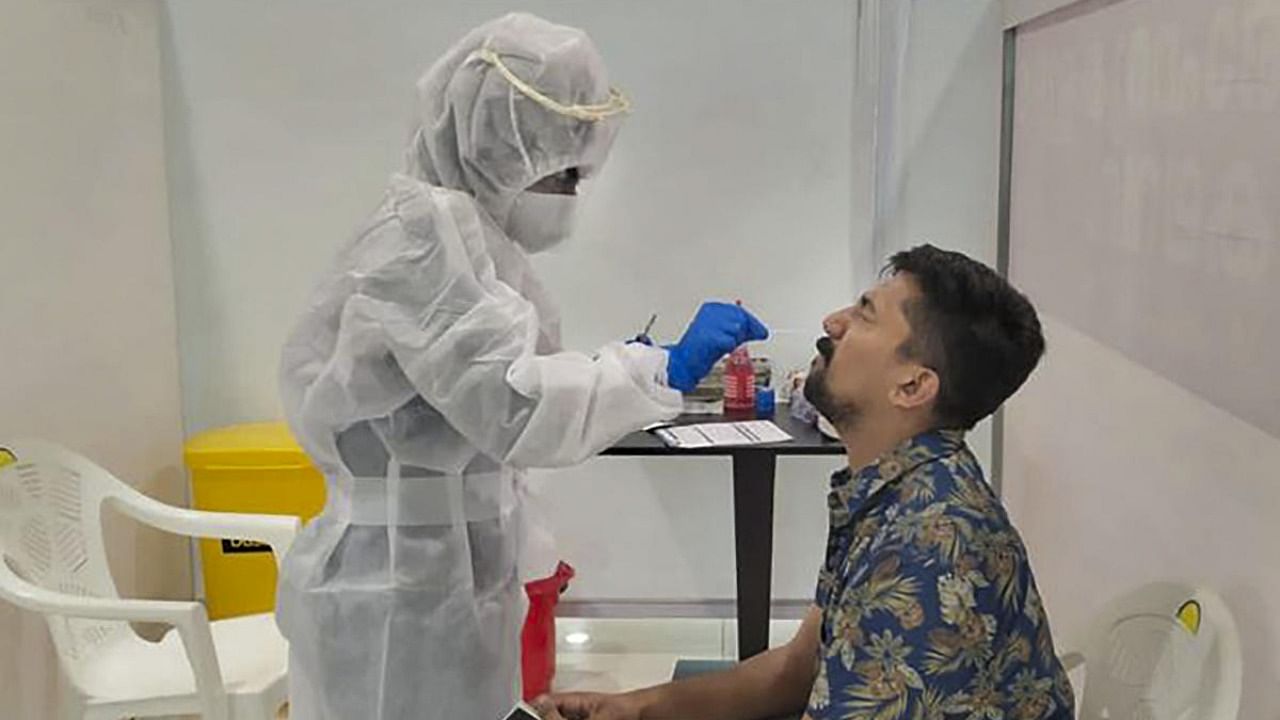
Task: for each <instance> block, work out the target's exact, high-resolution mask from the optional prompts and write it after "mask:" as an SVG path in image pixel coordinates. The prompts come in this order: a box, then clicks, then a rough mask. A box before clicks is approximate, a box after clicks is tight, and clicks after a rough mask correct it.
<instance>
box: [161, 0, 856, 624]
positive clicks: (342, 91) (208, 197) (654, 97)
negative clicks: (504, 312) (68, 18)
mask: <svg viewBox="0 0 1280 720" xmlns="http://www.w3.org/2000/svg"><path fill="white" fill-rule="evenodd" d="M516 7H518V8H523V9H529V10H532V11H535V12H539V13H542V14H545V15H546V16H548V17H550V18H552V19H555V20H559V21H562V22H566V23H570V24H576V25H578V26H581V27H585V28H587V29H588V30H589V31H590V32H591V34H592V36H593V37H594V39H595V41H596V42H597V44H598V45H599V46H600V48H601V50H602V52H603V54H604V56H605V58H606V60H607V61H608V63H609V66H610V69H611V73H612V75H613V79H614V81H615V83H616V84H617V85H618V86H620V87H622V88H623V89H625V91H626V92H627V93H629V94H630V96H631V97H632V99H633V101H634V103H635V108H636V109H635V112H634V114H633V116H632V117H630V118H629V119H628V122H627V126H626V127H625V128H624V129H623V132H622V134H621V136H620V139H619V142H618V143H617V145H616V147H615V150H614V154H613V157H612V158H611V161H610V163H609V165H608V166H607V167H606V170H605V172H604V173H603V175H602V176H601V177H600V178H599V179H598V180H597V181H595V182H594V183H593V185H594V186H593V187H591V188H589V190H588V191H587V197H586V199H585V202H584V205H585V207H584V211H585V212H584V217H583V218H582V225H581V229H580V232H579V234H578V236H577V237H576V238H575V239H574V240H573V241H572V242H571V243H570V244H569V245H568V246H567V247H565V248H564V249H563V250H561V251H558V252H557V254H555V255H553V256H550V257H546V258H542V259H540V260H539V265H540V269H541V270H542V272H543V273H544V274H545V277H546V280H547V282H548V284H549V286H550V287H551V288H552V289H553V291H554V292H555V294H556V295H557V296H558V297H559V298H560V300H561V305H562V306H563V309H564V315H565V317H564V324H565V328H566V333H565V339H566V344H567V345H568V346H570V347H575V348H582V349H590V348H593V347H597V346H599V345H601V344H603V343H605V342H608V341H611V340H615V339H618V338H624V337H629V336H630V335H632V334H634V333H635V332H636V331H637V330H639V328H640V327H641V325H642V324H643V323H644V321H645V320H646V319H647V318H648V316H649V315H650V314H651V313H653V312H657V313H658V314H659V321H658V325H657V327H656V328H655V331H656V333H657V335H658V337H662V338H673V337H675V336H677V335H678V333H679V332H681V331H682V330H683V328H684V325H685V323H686V322H687V321H688V319H689V317H690V316H691V315H692V313H693V311H694V310H695V309H696V307H697V305H698V303H700V302H701V301H703V300H704V299H706V298H727V299H733V298H742V299H743V300H744V301H745V302H747V303H748V304H749V305H751V306H752V307H753V308H756V309H757V310H758V311H759V312H760V314H761V315H762V316H763V317H764V318H765V319H766V320H767V321H768V322H769V323H770V324H771V325H772V326H773V327H774V328H775V330H776V331H777V338H778V339H777V340H776V341H775V342H773V343H771V344H770V345H768V346H767V347H766V348H765V350H766V351H767V352H768V353H769V354H770V355H772V356H773V357H774V358H775V359H777V360H779V361H780V363H781V364H782V365H799V364H802V363H806V362H807V360H808V358H809V357H810V356H811V355H812V352H813V351H812V342H813V340H814V339H815V338H816V337H817V335H818V333H819V332H820V325H819V323H820V319H821V317H822V316H823V315H824V314H825V313H826V312H827V311H829V310H830V309H832V308H835V307H838V306H841V305H843V304H846V303H847V301H848V299H849V298H850V297H851V296H852V294H853V290H854V288H853V287H852V282H851V275H852V272H851V265H852V262H853V261H852V260H851V257H850V244H851V232H852V231H851V224H852V220H851V211H850V161H849V159H850V157H852V155H853V151H852V149H851V146H850V142H851V141H850V134H851V133H850V106H851V92H852V83H851V67H852V63H853V58H852V47H853V41H852V36H853V12H852V2H851V1H846V0H823V1H821V2H806V3H803V4H800V5H797V4H795V3H790V2H780V1H777V0H772V1H765V0H752V1H749V2H741V1H740V0H721V1H718V2H704V3H687V2H682V1H680V0H664V1H662V2H646V3H634V2H621V1H612V2H592V3H585V2H540V3H517V4H515V5H513V4H511V3H510V2H467V3H463V2H451V3H422V2H412V3H410V2H385V3H380V4H377V5H373V6H368V5H359V6H357V5H356V4H321V5H317V4H316V3H312V2H278V3H272V4H269V5H263V4H261V3H248V2H217V3H214V2H196V1H190V2H172V3H168V4H167V13H168V16H167V21H166V23H165V24H166V32H165V56H166V65H167V77H166V89H167V103H168V106H167V110H168V115H167V118H168V120H167V124H168V141H169V171H170V178H171V188H172V209H173V238H174V244H175V253H176V259H177V278H178V286H179V292H178V310H179V317H180V321H181V322H180V343H181V351H182V373H183V388H184V412H185V415H186V418H185V419H186V427H187V429H188V431H197V430H201V429H205V428H209V427H212V426H216V425H221V424H225V423H231V422H237V421H243V420H251V419H261V418H273V417H277V416H278V409H277V401H276V388H275V367H276V361H277V352H278V349H279V345H280V342H281V339H282V337H283V336H284V333H285V332H286V329H287V327H288V326H289V324H290V323H291V322H292V320H293V317H294V316H295V314H296V313H297V312H298V311H299V310H300V308H301V306H302V302H303V299H304V297H305V294H306V293H307V291H308V289H309V287H310V285H311V283H312V281H313V279H314V278H315V277H316V276H317V275H318V273H319V272H320V271H321V269H322V267H323V266H324V265H325V264H326V263H328V261H329V256H330V253H331V251H332V249H333V248H334V247H335V246H336V245H337V244H338V243H339V242H341V241H343V240H345V239H346V238H347V237H348V236H349V234H350V233H351V232H352V231H353V229H354V228H355V227H356V226H357V225H358V224H359V223H360V222H361V220H362V216H363V215H364V214H365V213H366V212H368V211H370V210H372V209H373V207H374V206H375V205H376V203H377V201H378V198H379V196H380V194H381V192H382V188H383V185H384V182H385V179H386V177H387V175H388V174H389V173H390V172H391V171H392V170H395V169H397V168H398V167H399V165H400V152H401V148H402V144H403V142H404V140H405V138H406V137H407V130H408V129H409V127H410V123H411V118H410V117H409V110H410V107H411V105H410V102H411V99H412V88H413V82H414V81H415V79H416V78H417V76H418V74H419V73H420V72H421V71H422V69H423V68H425V67H426V66H427V65H428V64H429V63H430V62H431V61H432V60H434V58H435V57H436V56H437V55H439V54H440V53H441V52H443V50H444V49H445V48H446V47H447V46H448V45H449V44H450V43H451V42H453V41H454V40H455V39H456V38H457V37H459V36H460V35H461V34H462V33H463V32H464V31H465V30H467V29H469V28H470V27H472V26H473V25H475V24H478V23H479V22H481V21H483V20H485V19H488V18H490V17H494V16H496V15H499V14H501V13H502V12H505V11H508V10H510V9H513V8H516ZM727 255H728V256H727ZM837 464H838V461H834V460H833V459H826V460H817V461H808V462H805V461H796V462H791V463H784V464H783V467H782V470H781V472H780V478H779V480H780V485H781V487H782V490H781V491H780V493H779V495H780V499H779V503H780V516H779V519H778V527H779V528H780V530H779V540H778V544H779V547H778V551H779V562H778V564H779V580H778V583H777V584H776V586H777V588H778V593H779V594H780V595H783V596H789V597H795V598H807V597H809V596H810V595H811V593H812V586H813V582H814V577H815V574H816V568H817V565H818V562H819V561H820V558H821V553H822V547H823V541H824V534H825V531H826V516H825V500H824V494H825V487H826V483H827V476H828V474H829V472H830V470H831V469H832V468H833V466H835V465H837ZM729 487H730V483H729V470H728V465H727V464H719V463H716V462H714V461H691V462H687V463H686V462H678V463H675V462H670V461H667V462H647V463H646V462H640V461H636V460H622V459H619V460H599V461H596V462H593V463H589V464H588V465H587V466H585V467H583V468H580V469H577V470H573V471H569V472H566V473H563V474H560V475H559V476H557V477H555V478H554V481H553V482H550V483H548V491H549V493H550V498H549V500H550V504H551V505H553V506H554V507H555V508H557V510H556V512H555V516H556V517H555V520H556V523H557V525H558V526H559V527H560V529H561V531H562V532H561V535H562V539H563V541H564V546H565V547H564V554H565V555H566V557H568V558H569V559H570V560H572V561H574V562H575V563H576V564H577V565H578V567H579V570H580V577H581V580H580V581H579V582H578V583H577V584H576V585H575V594H576V596H577V597H585V598H588V599H609V600H628V599H642V600H655V599H656V600H675V601H702V600H707V599H727V598H731V597H733V594H734V591H733V587H734V586H733V579H732V578H733V576H732V560H733V553H732V534H731V528H732V525H731V518H732V515H731V502H730V492H729ZM620 514H622V515H624V516H625V518H626V520H625V521H623V522H619V516H620Z"/></svg>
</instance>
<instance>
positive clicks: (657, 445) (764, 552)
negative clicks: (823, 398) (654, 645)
mask: <svg viewBox="0 0 1280 720" xmlns="http://www.w3.org/2000/svg"><path fill="white" fill-rule="evenodd" d="M787 410H788V408H787V406H786V405H780V406H779V407H778V413H777V415H776V416H775V417H773V418H770V419H771V420H773V422H774V423H776V424H777V425H778V427H780V428H782V429H783V431H785V432H786V433H787V434H788V435H790V436H791V437H792V440H791V441H790V442H785V443H772V444H769V445H749V446H743V447H715V448H697V449H690V450H681V449H676V448H670V447H667V445H666V444H665V443H663V442H662V440H661V439H659V438H658V437H657V436H656V435H654V434H652V433H647V432H639V433H632V434H631V435H628V436H626V437H625V438H623V439H622V440H621V441H619V442H618V444H616V445H614V446H613V447H611V448H609V449H608V450H605V451H604V453H603V454H604V455H611V456H615V457H617V456H624V457H673V456H674V457H679V456H683V455H695V456H697V455H701V456H708V455H714V456H722V457H723V456H728V457H731V458H733V536H734V546H735V548H736V551H737V553H736V565H737V575H738V657H739V658H740V659H742V660H745V659H747V658H749V657H751V656H753V655H757V654H759V653H762V652H764V651H765V649H766V648H767V647H768V646H769V605H770V601H771V597H770V596H771V594H772V587H771V585H772V582H773V488H774V480H775V476H776V472H777V467H778V456H779V455H843V454H844V446H843V445H841V444H840V443H839V442H836V441H834V440H828V439H827V438H826V437H825V436H823V435H822V433H819V432H818V431H817V430H816V429H815V428H813V427H810V426H808V425H805V424H803V423H800V422H797V421H796V420H793V419H792V418H791V416H790V415H789V414H788V413H787ZM727 419H728V418H724V417H720V416H715V415H681V416H680V417H679V419H677V420H676V424H677V425H696V424H699V423H709V422H724V421H726V420H727ZM734 419H736V418H734Z"/></svg>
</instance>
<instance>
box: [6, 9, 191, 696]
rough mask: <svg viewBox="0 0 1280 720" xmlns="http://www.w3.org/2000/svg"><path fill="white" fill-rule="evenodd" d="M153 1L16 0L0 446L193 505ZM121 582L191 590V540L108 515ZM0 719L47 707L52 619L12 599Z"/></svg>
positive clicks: (135, 587) (135, 588) (11, 25)
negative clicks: (111, 475)
mask: <svg viewBox="0 0 1280 720" xmlns="http://www.w3.org/2000/svg"><path fill="white" fill-rule="evenodd" d="M158 9H159V4H158V3H154V2H128V3H120V2H108V1H107V0H102V1H86V2H76V3H49V2H44V1H43V0H19V1H18V2H9V3H6V4H5V10H4V21H3V23H0V68H3V69H2V70H0V97H3V98H4V102H3V104H0V158H4V161H3V168H2V169H0V217H3V218H4V225H3V227H2V228H0V248H3V254H2V257H0V328H4V331H3V332H4V339H3V343H2V344H3V348H4V350H3V353H2V354H0V443H2V442H3V440H2V438H13V437H40V438H45V439H49V440H53V441H56V442H59V443H62V444H64V445H66V446H68V447H70V448H73V449H75V450H77V451H79V452H81V453H83V454H85V455H87V456H88V457H90V458H92V459H94V460H95V461H97V462H98V463H99V464H101V465H103V466H105V467H106V468H108V469H110V470H112V471H113V472H115V473H116V474H117V475H119V476H120V477H121V478H124V479H126V480H127V481H128V482H131V483H133V484H135V485H136V486H138V487H139V488H140V489H142V490H143V491H144V492H147V493H148V494H151V495H153V496H156V497H159V498H161V499H164V500H168V501H170V502H182V500H183V498H184V497H185V492H184V491H183V487H184V483H183V481H182V475H181V473H180V470H179V467H180V465H179V463H180V455H179V451H180V444H181V431H182V429H181V425H180V419H179V413H178V368H177V364H178V363H177V347H176V330H175V323H174V311H173V298H174V288H173V278H172V265H171V262H172V258H171V254H170V246H169V237H168V228H167V227H166V223H167V219H166V218H167V208H166V195H165V177H164V161H163V154H162V151H163V144H162V134H161V116H160V111H161V102H160V79H159V51H158V44H157V18H158ZM109 530H110V532H109V535H108V543H109V546H110V548H111V549H112V551H113V553H114V554H113V556H112V558H111V559H112V561H113V562H112V568H113V571H114V574H115V577H116V580H117V585H118V586H119V587H120V590H121V592H123V593H126V594H129V595H133V596H141V597H151V598H165V597H183V596H187V595H188V594H189V589H190V574H189V570H188V564H187V556H186V545H185V543H182V542H180V541H175V540H173V539H171V538H163V537H162V536H158V535H156V534H153V533H150V532H147V533H143V532H138V531H136V528H135V527H134V526H133V525H130V524H124V523H121V524H113V525H112V526H111V527H110V528H109ZM0 638H3V639H4V640H3V642H2V643H0V698H3V701H0V718H15V719H17V718H22V719H24V720H25V719H27V718H42V717H52V715H53V710H52V706H51V705H50V699H51V698H52V696H53V692H54V678H55V677H56V672H55V664H54V658H53V654H52V649H51V647H50V644H49V641H48V633H47V630H46V627H45V624H44V621H43V620H42V619H40V618H39V617H38V616H34V615H30V614H27V613H25V612H22V611H18V610H17V609H15V608H13V607H12V606H9V605H8V604H5V603H0Z"/></svg>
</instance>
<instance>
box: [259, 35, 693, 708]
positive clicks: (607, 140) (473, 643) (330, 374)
mask: <svg viewBox="0 0 1280 720" xmlns="http://www.w3.org/2000/svg"><path fill="white" fill-rule="evenodd" d="M511 76H514V80H513V79H512V77H511ZM418 91H419V114H420V117H419V122H420V126H419V129H418V131H417V132H416V134H415V135H414V138H413V141H412V144H411V146H410V148H409V150H408V152H407V172H406V173H405V174H401V175H396V176H394V177H393V178H392V179H391V181H390V186H389V188H388V190H387V192H386V195H385V197H384V199H383V202H382V204H381V206H380V207H379V209H378V210H377V211H376V213H375V214H374V216H373V217H372V218H371V219H370V220H369V222H368V223H367V225H366V226H365V228H364V230H363V231H362V232H361V233H359V235H358V237H356V238H355V239H354V240H353V241H352V242H351V243H349V244H348V245H347V246H346V247H345V248H344V249H343V250H342V251H341V252H340V253H339V256H338V258H337V261H336V264H335V266H334V267H333V269H332V271H331V272H330V273H329V274H328V275H327V276H326V277H325V278H324V279H323V281H322V282H321V283H320V285H319V287H318V289H317V290H316V292H315V294H314V296H313V297H312V298H311V301H310V303H309V305H308V307H307V309H306V311H305V312H304V314H303V316H302V318H301V320H300V321H299V323H298V324H297V326H296V328H295V330H294V331H293V332H292V334H291V335H290V338H289V340H288V341H287V344H286V346H285V348H284V352H283V358H282V369H281V393H282V397H283V401H284V408H285V412H286V415H287V417H288V420H289V423H290V427H291V428H292V430H293V432H294V435H295V436H296V437H297V439H298V440H299V442H300V443H301V444H302V445H303V447H304V448H305V450H306V451H307V453H308V454H309V455H310V456H311V458H312V459H313V460H314V461H315V462H316V464H317V465H318V466H319V467H320V469H321V470H322V471H323V472H324V475H325V477H326V483H327V490H328V499H327V502H326V505H325V509H324V511H323V513H322V514H321V515H320V516H319V517H318V518H317V519H316V520H314V521H313V522H311V523H310V524H308V525H307V527H306V528H305V529H304V530H303V532H302V534H301V535H300V536H299V538H298V539H297V541H296V542H295V544H294V545H293V547H292V549H291V550H290V552H289V554H288V555H287V557H286V558H285V561H284V567H283V570H282V574H281V580H280V588H279V598H278V604H277V608H278V611H277V612H278V621H279V624H280V627H281V629H282V631H283V633H284V635H285V636H286V638H288V640H289V642H290V645H291V650H290V658H291V661H290V662H291V665H290V672H291V684H292V687H291V693H290V695H291V701H292V705H293V707H292V713H293V715H292V716H293V717H294V718H301V720H392V719H400V718H414V719H415V720H498V719H499V718H501V717H502V716H503V715H504V714H505V713H506V712H507V711H508V710H509V709H510V708H511V706H512V705H513V704H514V702H515V701H516V700H517V699H518V698H517V695H518V688H519V678H518V668H519V637H520V628H521V624H522V622H523V619H524V612H525V601H524V595H523V585H522V576H521V568H520V567H519V566H518V557H519V555H520V552H521V550H522V546H523V545H524V540H523V538H525V537H527V536H528V535H529V534H530V531H531V530H536V528H531V527H530V524H529V523H527V522H526V521H525V519H524V513H523V512H522V494H523V493H524V487H523V479H522V475H521V470H522V469H523V468H532V467H556V466H566V465H572V464H575V463H579V462H582V461H583V460H585V459H587V458H589V457H591V456H592V455H594V454H595V453H597V452H599V451H600V450H602V449H604V448H605V447H607V446H608V445H610V444H611V443H612V442H614V441H616V440H617V439H619V438H620V437H622V436H623V435H625V434H626V433H628V432H631V431H634V430H636V429H639V428H640V427H642V426H644V425H646V424H648V423H651V422H655V421H658V420H662V419H668V418H671V417H673V416H675V415H676V414H677V413H678V412H679V410H680V407H681V398H680V394H679V393H678V392H676V391H674V390H671V389H669V388H668V387H666V364H667V353H666V351H664V350H661V349H656V348H651V347H647V346H644V345H638V344H630V345H628V344H623V343H615V344H611V345H609V346H606V347H605V348H603V349H601V350H599V351H598V352H597V353H596V354H594V355H585V354H579V353H572V352H563V351H562V350H561V348H560V346H559V332H558V322H557V316H556V312H555V310H554V308H553V307H552V305H551V303H550V302H549V300H548V298H547V295H546V293H545V292H544V290H543V289H542V287H541V286H540V285H539V283H538V281H537V280H536V278H535V277H534V275H533V273H532V270H531V267H530V264H529V261H528V258H527V256H526V254H525V252H524V251H523V250H522V249H521V248H520V247H519V246H518V245H517V244H516V243H515V242H513V241H512V240H511V239H510V237H509V236H508V234H507V233H506V232H504V231H503V228H504V227H506V222H507V219H508V215H509V214H510V211H511V208H512V205H513V203H514V201H515V198H516V197H517V196H518V195H519V194H520V193H521V192H522V191H523V190H525V189H526V188H527V187H528V186H530V185H531V184H532V183H534V182H535V181H537V180H538V179H540V178H542V177H546V176H548V175H552V174H555V173H557V172H560V171H563V170H565V169H567V168H570V167H576V168H579V169H580V171H581V172H582V173H584V174H589V173H591V172H593V171H595V170H597V169H598V168H599V166H600V164H601V163H602V162H603V160H604V158H605V156H606V155H607V153H608V150H609V147H610V145H611V143H612V140H613V136H614V134H615V132H616V125H617V118H616V115H617V111H618V109H619V108H622V109H625V101H624V100H622V99H621V96H620V95H618V94H616V93H615V92H614V91H612V90H610V88H609V86H608V83H607V80H606V77H605V71H604V67H603V63H602V61H601V59H600V57H599V55H598V54H597V51H596V50H595V48H594V47H593V45H592V44H591V41H590V40H589V39H588V38H587V36H586V35H585V34H583V33H582V32H580V31H578V30H574V29H571V28H566V27H561V26H557V25H552V24H550V23H547V22H545V21H543V20H540V19H538V18H535V17H532V16H529V15H521V14H515V15H509V16H506V17H504V18H501V19H499V20H496V21H493V22H491V23H488V24H486V25H484V26H481V27H480V28H477V29H476V30H474V31H472V32H471V33H470V34H469V35H467V36H466V38H464V39H463V40H462V41H461V42H460V43H459V44H458V45H457V46H455V47H454V48H453V49H452V50H450V51H449V52H448V54H446V55H445V56H444V57H443V58H442V59H441V60H440V61H439V62H437V63H436V64H435V65H434V66H433V67H432V68H431V69H430V70H429V71H428V72H427V73H426V75H425V76H424V77H423V78H422V79H421V80H420V81H419V83H418ZM539 96H540V97H539ZM550 570H551V568H550V567H545V568H537V569H531V570H530V571H529V575H527V576H526V577H532V576H535V575H537V574H538V573H540V572H544V571H545V572H546V573H547V574H549V572H550Z"/></svg>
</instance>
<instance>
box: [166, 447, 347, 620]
mask: <svg viewBox="0 0 1280 720" xmlns="http://www.w3.org/2000/svg"><path fill="white" fill-rule="evenodd" d="M185 456H186V464H187V468H188V469H189V470H190V471H191V497H192V501H193V503H194V505H195V507H196V509H198V510H216V511H222V512H239V513H267V514H275V515H297V516H298V517H300V518H302V519H303V520H309V519H311V518H312V517H314V516H315V515H316V514H317V513H319V512H320V510H321V508H323V507H324V478H323V477H322V476H321V475H320V471H319V470H317V469H316V468H315V466H314V465H312V464H311V461H310V460H308V459H307V456H306V454H305V453H303V452H302V448H300V447H298V443H297V442H296V441H295V440H294V439H293V436H292V435H291V434H290V433H289V428H288V427H287V426H286V425H285V424H284V423H254V424H248V425H235V426H232V427H227V428H221V429H218V430H210V431H209V432H205V433H201V434H200V435H197V436H195V437H193V438H192V439H191V440H190V441H188V442H187V446H186V452H185ZM200 563H201V566H202V567H203V569H204V590H205V600H206V603H207V604H208V608H209V617H210V619H213V620H217V619H221V618H229V617H236V616H238V615H251V614H253V613H262V612H270V611H271V610H272V609H273V608H274V607H275V589H276V565H275V560H274V559H273V558H272V556H271V550H270V548H268V547H267V546H266V545H260V544H258V543H254V542H246V541H243V540H233V539H227V540H201V541H200Z"/></svg>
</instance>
